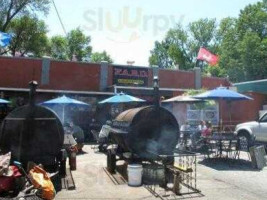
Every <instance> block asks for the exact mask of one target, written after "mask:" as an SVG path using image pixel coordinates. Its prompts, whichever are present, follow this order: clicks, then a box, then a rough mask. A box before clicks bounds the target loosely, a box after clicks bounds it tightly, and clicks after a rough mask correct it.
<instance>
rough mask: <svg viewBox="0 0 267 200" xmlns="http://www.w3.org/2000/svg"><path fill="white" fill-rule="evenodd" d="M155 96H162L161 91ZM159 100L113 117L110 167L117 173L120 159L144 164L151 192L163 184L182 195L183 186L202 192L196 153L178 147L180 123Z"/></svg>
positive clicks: (129, 162) (109, 168) (108, 154)
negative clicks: (197, 173) (198, 179)
mask: <svg viewBox="0 0 267 200" xmlns="http://www.w3.org/2000/svg"><path fill="white" fill-rule="evenodd" d="M155 91H156V92H157V91H158V90H157V88H156V89H155ZM155 96H156V97H158V93H157V94H156V95H155ZM155 99H157V100H156V101H155V105H152V106H145V107H140V108H134V109H129V110H126V111H124V112H122V113H121V114H120V115H118V116H117V118H116V119H115V120H113V122H112V126H111V128H110V134H109V137H110V140H111V144H112V145H110V148H109V149H108V152H107V169H108V171H109V172H110V173H114V172H115V169H116V161H117V160H124V161H126V162H127V163H128V164H131V163H140V164H142V165H143V167H144V173H143V183H144V184H145V185H146V186H148V189H149V190H150V191H151V192H155V185H159V186H161V187H163V188H165V189H166V190H167V189H170V190H172V191H173V192H174V193H175V194H181V186H182V185H183V186H186V187H187V188H188V189H189V190H190V193H191V192H192V193H196V192H197V193H198V192H199V190H198V189H197V188H196V156H195V154H193V153H190V152H180V151H177V150H176V149H175V148H176V145H177V143H178V140H179V136H180V131H179V125H178V123H177V121H176V118H175V117H174V116H173V114H172V113H171V112H169V111H168V110H166V109H165V108H163V107H161V106H160V105H159V104H158V98H155ZM169 185H172V186H171V187H169ZM189 190H188V191H189ZM188 193H189V192H188Z"/></svg>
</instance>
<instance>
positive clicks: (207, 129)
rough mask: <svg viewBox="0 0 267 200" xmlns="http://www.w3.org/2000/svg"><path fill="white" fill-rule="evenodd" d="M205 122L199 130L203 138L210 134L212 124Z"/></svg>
mask: <svg viewBox="0 0 267 200" xmlns="http://www.w3.org/2000/svg"><path fill="white" fill-rule="evenodd" d="M206 124H207V126H206V127H205V128H204V129H202V131H201V136H202V137H204V138H207V137H209V136H211V135H212V124H211V122H207V123H206Z"/></svg>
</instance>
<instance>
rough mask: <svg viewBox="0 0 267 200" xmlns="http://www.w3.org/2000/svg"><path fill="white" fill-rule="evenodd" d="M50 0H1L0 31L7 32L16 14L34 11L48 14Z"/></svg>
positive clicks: (20, 14)
mask: <svg viewBox="0 0 267 200" xmlns="http://www.w3.org/2000/svg"><path fill="white" fill-rule="evenodd" d="M49 4H50V0H1V6H0V31H3V32H5V31H6V30H7V28H8V26H9V24H10V23H11V22H12V20H13V19H15V17H16V16H22V15H25V14H30V13H33V12H36V11H37V12H38V11H39V12H42V13H45V14H47V13H48V11H49Z"/></svg>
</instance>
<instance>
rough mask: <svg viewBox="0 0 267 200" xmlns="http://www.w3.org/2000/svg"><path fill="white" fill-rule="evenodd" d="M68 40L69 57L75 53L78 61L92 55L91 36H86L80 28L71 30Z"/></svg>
mask: <svg viewBox="0 0 267 200" xmlns="http://www.w3.org/2000/svg"><path fill="white" fill-rule="evenodd" d="M67 41H68V58H69V59H71V58H72V56H73V55H75V56H76V58H77V59H78V61H82V60H83V59H85V58H86V57H90V56H91V52H92V47H91V46H90V42H91V38H90V37H89V36H86V35H85V34H84V33H83V32H82V30H81V29H80V28H77V29H74V30H71V31H70V32H69V33H68V35H67Z"/></svg>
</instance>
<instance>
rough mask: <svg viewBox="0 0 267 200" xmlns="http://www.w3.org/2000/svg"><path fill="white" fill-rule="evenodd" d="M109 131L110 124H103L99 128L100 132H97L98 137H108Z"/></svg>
mask: <svg viewBox="0 0 267 200" xmlns="http://www.w3.org/2000/svg"><path fill="white" fill-rule="evenodd" d="M109 132H110V126H109V125H106V124H105V125H103V126H102V128H101V130H100V133H99V138H105V137H108V135H109Z"/></svg>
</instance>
